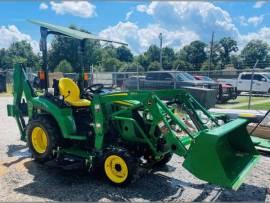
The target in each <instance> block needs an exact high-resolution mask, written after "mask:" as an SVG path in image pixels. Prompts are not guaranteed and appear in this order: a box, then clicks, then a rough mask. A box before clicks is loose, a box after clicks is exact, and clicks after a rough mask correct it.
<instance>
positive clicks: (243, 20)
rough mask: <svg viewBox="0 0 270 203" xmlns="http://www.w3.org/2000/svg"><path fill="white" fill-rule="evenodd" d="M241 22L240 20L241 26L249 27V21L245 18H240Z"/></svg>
mask: <svg viewBox="0 0 270 203" xmlns="http://www.w3.org/2000/svg"><path fill="white" fill-rule="evenodd" d="M239 20H240V25H243V26H248V23H247V19H246V17H245V16H240V17H239Z"/></svg>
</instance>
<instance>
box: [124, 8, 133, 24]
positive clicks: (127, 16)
mask: <svg viewBox="0 0 270 203" xmlns="http://www.w3.org/2000/svg"><path fill="white" fill-rule="evenodd" d="M132 14H133V10H131V11H129V12H127V14H126V17H125V21H128V20H129V18H130V16H131V15H132Z"/></svg>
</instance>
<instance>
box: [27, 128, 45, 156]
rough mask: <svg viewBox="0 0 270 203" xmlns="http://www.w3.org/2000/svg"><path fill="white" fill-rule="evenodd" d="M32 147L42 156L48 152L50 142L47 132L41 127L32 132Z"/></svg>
mask: <svg viewBox="0 0 270 203" xmlns="http://www.w3.org/2000/svg"><path fill="white" fill-rule="evenodd" d="M31 138H32V145H33V148H34V150H35V151H36V152H38V153H40V154H42V153H44V152H45V151H46V149H47V146H48V140H47V136H46V133H45V131H44V130H43V129H42V128H40V127H35V128H34V129H33V131H32V136H31Z"/></svg>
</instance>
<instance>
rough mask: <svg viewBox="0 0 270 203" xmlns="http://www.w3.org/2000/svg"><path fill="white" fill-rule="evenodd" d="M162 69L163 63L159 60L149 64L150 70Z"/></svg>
mask: <svg viewBox="0 0 270 203" xmlns="http://www.w3.org/2000/svg"><path fill="white" fill-rule="evenodd" d="M160 69H161V65H160V63H159V62H157V61H154V62H151V63H150V65H149V66H148V71H156V70H160Z"/></svg>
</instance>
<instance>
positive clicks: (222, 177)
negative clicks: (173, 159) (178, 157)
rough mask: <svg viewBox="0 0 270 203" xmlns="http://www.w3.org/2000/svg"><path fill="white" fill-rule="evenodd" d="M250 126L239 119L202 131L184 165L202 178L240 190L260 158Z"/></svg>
mask: <svg viewBox="0 0 270 203" xmlns="http://www.w3.org/2000/svg"><path fill="white" fill-rule="evenodd" d="M247 124H248V121H247V120H245V119H236V120H234V121H232V122H229V123H227V124H225V125H223V126H220V127H217V128H215V129H211V130H205V131H202V132H201V133H200V134H199V135H198V137H196V138H195V141H194V142H192V143H191V145H190V148H189V150H188V153H187V155H186V159H185V161H184V163H183V166H184V167H185V168H186V169H187V170H188V171H189V172H191V173H192V174H193V175H195V176H196V177H198V178H199V179H202V180H205V181H207V182H209V183H213V184H217V185H220V186H223V187H229V188H231V189H234V190H237V189H238V188H239V187H240V185H241V184H242V182H243V181H244V178H245V176H246V175H247V173H248V172H249V171H250V170H251V168H252V167H253V166H254V164H255V163H256V161H257V160H258V158H259V155H258V153H257V151H256V150H255V148H254V146H253V143H252V141H251V138H250V136H249V134H248V132H247V129H246V126H247Z"/></svg>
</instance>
